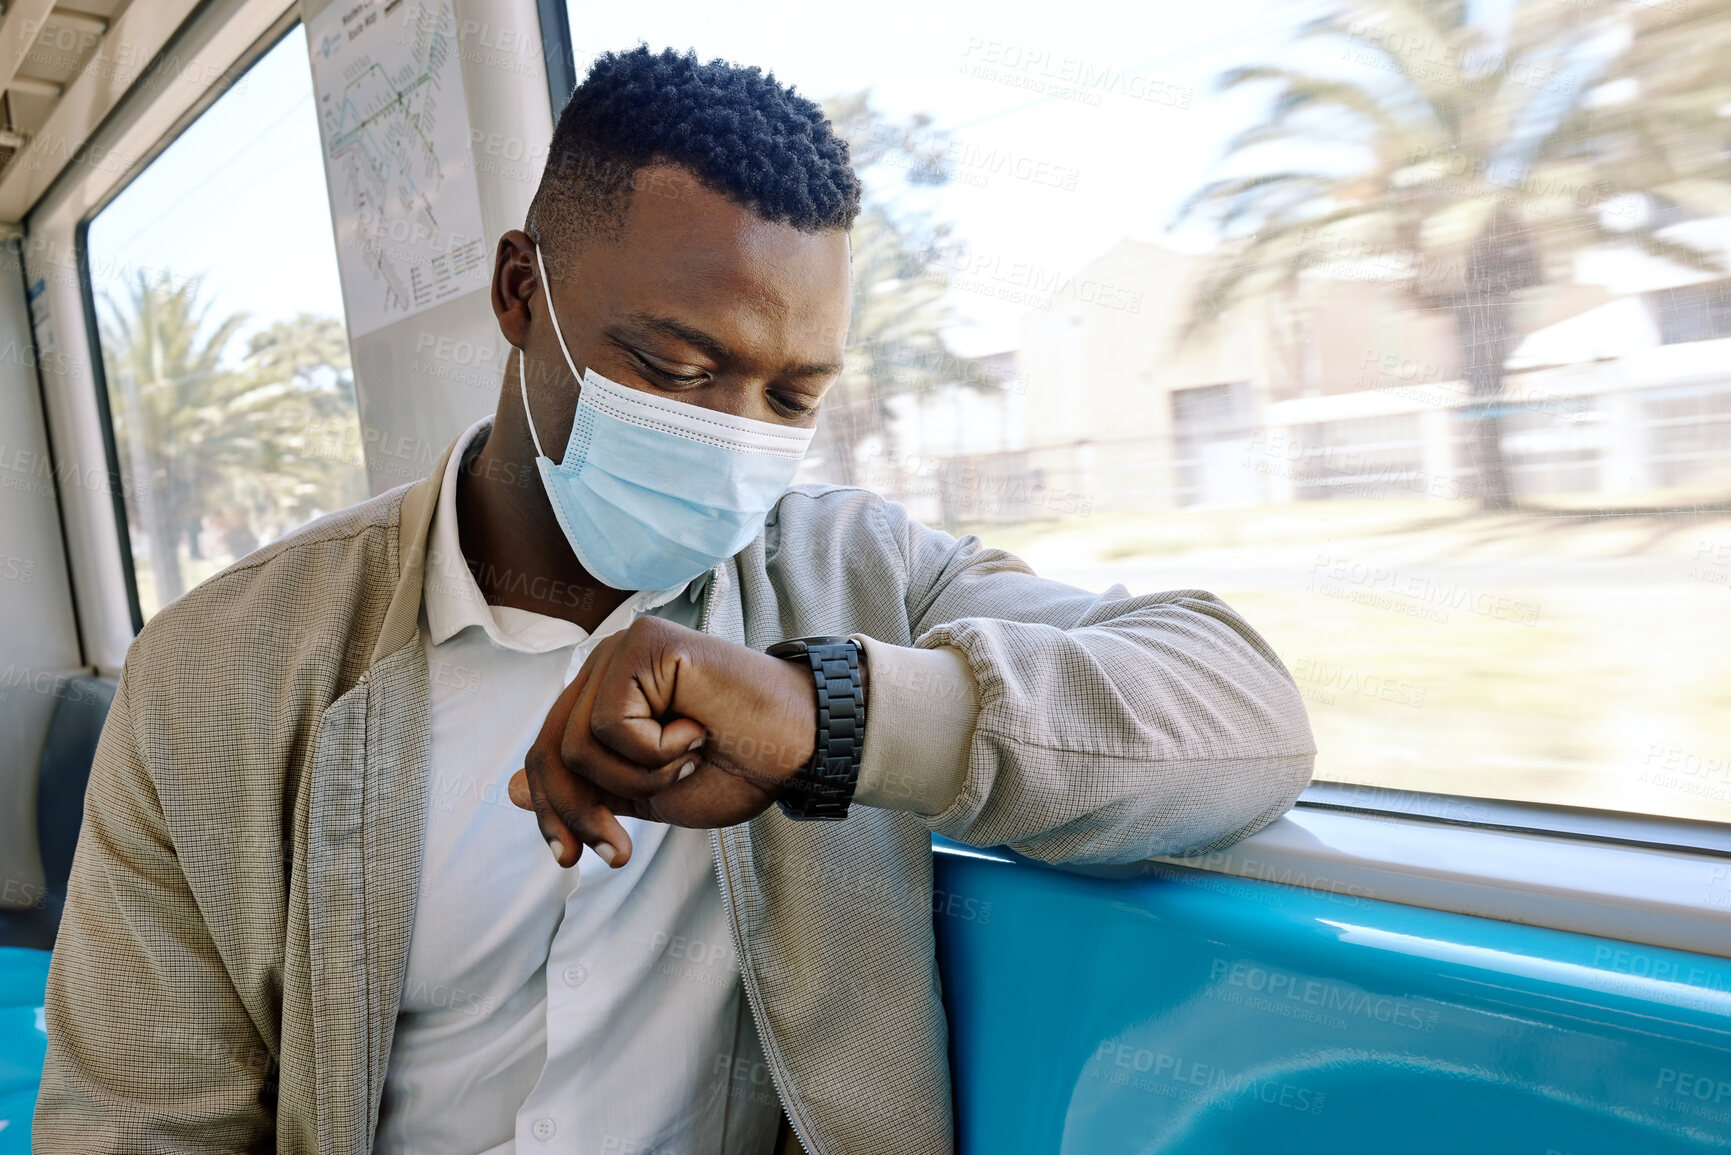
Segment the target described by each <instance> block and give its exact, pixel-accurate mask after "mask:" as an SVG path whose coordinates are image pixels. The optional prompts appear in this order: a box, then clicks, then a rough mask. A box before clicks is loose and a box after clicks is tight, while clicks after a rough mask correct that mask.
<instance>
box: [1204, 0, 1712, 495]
mask: <svg viewBox="0 0 1731 1155" xmlns="http://www.w3.org/2000/svg"><path fill="white" fill-rule="evenodd" d="M1598 8H1599V6H1598V5H1596V4H1594V5H1589V4H1586V3H1582V4H1580V5H1578V6H1571V5H1570V4H1566V3H1562V2H1560V0H1516V3H1515V6H1514V8H1513V10H1512V11H1511V12H1508V13H1507V14H1506V19H1505V20H1504V21H1502V22H1500V23H1492V22H1491V19H1490V18H1488V17H1482V16H1480V15H1478V13H1479V11H1480V9H1479V8H1478V7H1474V8H1471V9H1469V6H1468V5H1467V4H1466V3H1464V2H1463V0H1346V3H1345V4H1344V6H1343V7H1342V8H1340V9H1339V10H1337V11H1336V12H1334V13H1333V14H1331V15H1328V16H1325V17H1323V18H1321V19H1319V20H1317V21H1315V22H1313V23H1311V24H1309V25H1307V26H1306V27H1305V28H1304V29H1303V31H1302V32H1301V34H1300V37H1299V43H1298V44H1296V45H1295V46H1294V56H1295V60H1296V59H1303V61H1304V63H1303V64H1294V65H1291V66H1289V65H1287V64H1270V65H1261V66H1254V67H1244V68H1238V69H1234V70H1232V71H1229V72H1227V73H1225V74H1223V75H1222V76H1221V77H1219V78H1218V81H1217V84H1218V86H1219V87H1220V88H1221V89H1223V90H1224V89H1235V88H1241V87H1244V86H1248V85H1266V86H1271V87H1272V89H1273V101H1272V104H1271V105H1270V111H1269V114H1268V117H1267V119H1266V121H1265V122H1264V123H1261V124H1258V125H1255V126H1253V127H1252V128H1250V129H1248V130H1246V131H1245V132H1243V133H1241V134H1240V135H1239V136H1238V137H1236V138H1235V139H1233V140H1232V141H1231V142H1230V143H1229V145H1228V147H1227V150H1226V157H1225V159H1224V161H1223V164H1225V165H1228V166H1234V165H1235V166H1236V170H1237V171H1235V172H1234V173H1233V175H1229V176H1224V177H1222V178H1220V179H1217V180H1214V181H1212V182H1210V183H1209V184H1207V185H1205V186H1204V187H1203V188H1201V189H1200V190H1198V191H1197V192H1196V193H1195V194H1193V195H1192V197H1191V198H1190V199H1189V200H1188V201H1187V202H1186V203H1185V204H1184V205H1183V206H1182V208H1181V209H1180V210H1179V213H1178V216H1177V220H1178V221H1180V222H1182V221H1184V220H1186V219H1192V218H1200V219H1206V220H1207V221H1209V222H1210V223H1211V224H1212V225H1213V226H1214V227H1215V228H1216V229H1217V230H1218V232H1219V234H1220V235H1221V237H1222V244H1221V245H1220V247H1219V249H1218V253H1217V256H1216V258H1215V259H1214V260H1213V261H1211V263H1210V265H1209V266H1208V268H1207V270H1206V272H1205V274H1204V276H1203V277H1202V280H1201V282H1200V284H1199V286H1198V290H1197V293H1196V300H1195V304H1194V307H1193V310H1192V314H1191V317H1190V319H1189V324H1188V325H1187V326H1186V329H1187V332H1188V334H1190V335H1195V334H1197V333H1199V332H1200V331H1202V330H1204V329H1206V328H1208V327H1209V326H1210V325H1212V324H1213V323H1214V322H1215V321H1216V319H1217V318H1218V317H1219V315H1220V313H1221V312H1222V311H1223V310H1225V309H1228V308H1230V307H1232V306H1233V305H1234V304H1235V303H1237V302H1240V301H1242V300H1245V299H1248V298H1250V297H1253V296H1256V295H1259V294H1263V293H1268V292H1276V293H1283V294H1284V293H1291V292H1293V291H1295V290H1296V289H1297V288H1298V286H1299V284H1300V281H1301V279H1304V274H1305V271H1306V270H1307V269H1312V268H1314V267H1315V266H1317V265H1319V264H1338V263H1340V262H1341V261H1342V259H1343V258H1345V259H1346V260H1348V261H1355V260H1356V261H1362V260H1365V259H1367V258H1374V259H1376V260H1377V263H1378V266H1379V268H1380V269H1383V270H1388V269H1394V270H1397V271H1398V277H1397V279H1398V280H1399V282H1400V284H1401V286H1402V288H1403V290H1404V291H1405V293H1406V294H1407V296H1408V298H1409V299H1410V301H1411V302H1412V303H1413V304H1414V305H1416V306H1417V307H1419V308H1421V309H1433V310H1443V311H1446V312H1448V313H1449V314H1450V315H1451V316H1452V318H1453V321H1454V331H1455V340H1456V345H1457V350H1458V354H1459V361H1460V366H1461V375H1462V377H1463V379H1464V381H1465V383H1466V385H1467V387H1468V390H1469V394H1470V396H1471V398H1472V401H1473V405H1472V406H1471V408H1470V410H1469V415H1470V416H1471V417H1472V418H1473V435H1472V440H1471V443H1470V444H1471V448H1472V451H1473V456H1474V457H1475V465H1476V468H1477V471H1478V475H1479V484H1480V497H1481V501H1482V503H1483V505H1484V507H1485V508H1486V509H1489V510H1500V509H1506V508H1508V507H1509V506H1510V505H1511V504H1512V500H1513V492H1512V486H1511V484H1510V480H1509V475H1508V467H1507V464H1506V461H1505V459H1504V454H1503V449H1502V416H1503V411H1504V408H1505V405H1504V402H1503V376H1504V362H1505V361H1506V359H1507V357H1508V354H1509V352H1510V351H1511V350H1512V349H1513V348H1514V346H1515V345H1516V344H1517V343H1518V341H1519V339H1520V338H1521V336H1523V334H1522V333H1521V332H1520V329H1519V327H1518V318H1519V311H1518V309H1517V305H1518V304H1519V303H1520V301H1521V300H1522V298H1523V297H1524V296H1525V295H1526V294H1527V292H1528V290H1531V289H1534V288H1536V287H1538V286H1539V285H1541V284H1543V283H1545V282H1546V281H1549V280H1556V279H1559V278H1566V277H1567V275H1568V270H1569V268H1570V258H1571V257H1572V256H1573V254H1574V253H1576V252H1578V251H1579V250H1581V249H1583V248H1585V247H1588V246H1596V245H1620V246H1636V247H1638V248H1639V249H1641V250H1643V251H1645V252H1646V253H1648V254H1651V255H1653V256H1656V257H1661V258H1664V259H1666V260H1669V261H1672V262H1675V263H1676V264H1679V265H1683V266H1686V267H1688V268H1691V269H1701V270H1708V271H1712V272H1715V273H1719V272H1721V271H1722V270H1721V269H1720V266H1719V265H1718V264H1717V263H1716V260H1715V259H1714V258H1713V257H1712V256H1711V255H1710V254H1709V253H1707V252H1704V251H1702V250H1699V249H1697V248H1695V247H1693V246H1691V245H1690V244H1688V243H1685V242H1684V241H1682V240H1679V239H1677V238H1676V237H1675V236H1674V235H1671V234H1667V233H1666V232H1665V231H1664V229H1665V227H1666V226H1667V225H1670V224H1674V223H1676V222H1677V221H1678V220H1680V219H1687V218H1690V217H1706V216H1716V215H1720V214H1724V213H1727V212H1731V182H1728V178H1731V166H1728V165H1727V161H1726V156H1727V154H1726V151H1725V142H1726V140H1727V138H1728V137H1731V126H1728V123H1727V121H1726V120H1725V119H1724V118H1723V116H1722V114H1721V112H1720V109H1721V108H1723V107H1725V106H1726V105H1727V101H1728V100H1731V70H1727V69H1725V68H1724V66H1723V61H1724V60H1725V59H1726V57H1725V55H1724V53H1725V51H1726V49H1727V47H1731V0H1702V2H1697V0H1689V3H1687V4H1680V3H1658V4H1655V5H1654V6H1651V7H1643V8H1636V7H1632V6H1630V7H1622V6H1619V8H1618V9H1617V10H1615V11H1612V10H1610V9H1609V6H1605V10H1604V11H1603V12H1599V11H1598V10H1597V9H1598ZM1330 47H1333V48H1335V49H1338V50H1339V51H1338V54H1337V55H1334V56H1332V57H1331V56H1328V55H1320V56H1319V55H1318V53H1324V54H1326V52H1327V49H1328V48H1330ZM1305 53H1308V54H1309V55H1308V56H1305V55H1304V54H1305ZM1343 59H1344V60H1347V61H1350V62H1353V63H1356V64H1358V65H1361V66H1363V65H1368V66H1369V71H1370V75H1369V76H1368V77H1364V76H1361V75H1360V74H1359V73H1358V72H1354V71H1353V70H1352V69H1350V68H1343V67H1341V63H1340V62H1341V61H1342V60H1343ZM1322 61H1332V62H1331V63H1327V64H1324V63H1322ZM1294 146H1296V147H1294ZM1343 146H1344V148H1343ZM1294 153H1299V154H1300V155H1308V156H1314V157H1319V158H1322V159H1324V160H1325V161H1333V162H1334V163H1322V164H1317V165H1314V166H1312V167H1288V166H1285V165H1275V164H1270V163H1267V161H1268V159H1269V158H1270V157H1273V156H1275V155H1278V154H1283V155H1285V156H1286V157H1290V156H1291V155H1293V154H1294Z"/></svg>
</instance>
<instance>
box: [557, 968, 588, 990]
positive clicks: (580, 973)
mask: <svg viewBox="0 0 1731 1155" xmlns="http://www.w3.org/2000/svg"><path fill="white" fill-rule="evenodd" d="M560 977H562V978H563V979H564V980H565V985H566V986H568V987H577V986H582V985H583V980H584V979H586V978H588V977H589V972H588V971H586V970H584V969H583V968H582V967H581V966H579V965H577V964H576V963H572V964H571V965H570V966H568V967H566V968H565V969H564V971H562V972H561V973H560Z"/></svg>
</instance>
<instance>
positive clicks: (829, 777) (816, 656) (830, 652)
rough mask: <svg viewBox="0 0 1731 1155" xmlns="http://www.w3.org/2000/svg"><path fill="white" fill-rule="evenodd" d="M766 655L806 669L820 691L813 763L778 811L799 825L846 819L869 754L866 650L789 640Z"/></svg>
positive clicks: (835, 641)
mask: <svg viewBox="0 0 1731 1155" xmlns="http://www.w3.org/2000/svg"><path fill="white" fill-rule="evenodd" d="M768 653H769V656H770V657H772V658H784V659H786V660H787V661H790V662H798V663H800V664H802V665H805V666H808V667H809V668H810V669H811V676H812V681H813V682H814V683H816V685H817V741H816V743H815V746H814V748H813V750H812V754H811V761H810V762H808V763H806V765H805V768H804V769H803V770H801V771H800V772H799V773H798V774H797V775H795V776H794V778H793V780H792V781H791V782H789V783H788V786H787V789H786V790H785V791H784V792H783V796H782V797H781V798H778V799H776V805H777V806H780V807H781V812H782V813H783V814H785V815H787V816H788V817H789V818H793V819H796V820H798V821H801V822H807V821H831V822H833V821H837V820H840V819H843V818H846V817H847V808H848V803H850V802H852V801H853V792H854V787H855V786H857V785H858V784H859V763H860V755H861V754H862V753H863V752H864V750H865V727H866V709H865V686H864V684H863V683H862V682H861V680H860V672H861V668H862V667H863V666H864V665H865V648H864V647H863V646H861V645H860V644H859V643H858V642H856V641H854V640H853V639H852V638H836V637H816V638H790V639H789V640H787V641H785V642H777V643H775V645H773V646H771V647H769V650H768Z"/></svg>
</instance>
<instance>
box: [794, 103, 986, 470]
mask: <svg viewBox="0 0 1731 1155" xmlns="http://www.w3.org/2000/svg"><path fill="white" fill-rule="evenodd" d="M824 112H825V114H826V115H827V116H828V117H829V119H830V122H831V123H832V124H833V125H834V126H835V129H836V132H837V134H838V135H840V136H841V137H842V139H844V140H846V141H847V142H848V152H849V156H850V159H851V160H852V161H853V165H854V169H855V171H857V172H858V173H859V174H860V176H861V179H862V181H863V182H864V184H865V189H866V191H865V196H864V199H863V204H862V206H861V209H860V215H859V218H858V219H857V220H856V221H855V222H854V226H853V231H852V233H851V235H850V237H849V240H850V242H851V244H852V250H853V314H852V318H851V322H850V327H849V331H848V348H847V353H846V357H845V359H844V362H843V370H842V375H841V379H840V380H839V381H837V382H836V384H835V385H834V386H833V387H832V388H831V389H830V393H829V395H828V396H827V397H826V398H825V399H824V404H823V419H822V420H821V421H820V422H819V423H818V437H819V438H820V440H821V443H822V446H823V448H822V450H821V452H822V456H823V458H824V464H825V466H826V468H827V469H828V471H829V473H830V475H831V477H832V478H833V479H834V480H836V481H838V482H841V483H842V484H844V485H853V484H856V483H857V482H858V480H859V466H860V460H859V458H860V452H861V450H862V449H864V448H865V447H867V446H872V445H874V444H875V446H876V447H877V451H878V452H881V453H884V454H886V455H890V454H892V453H893V447H892V446H891V445H890V444H889V443H890V439H891V431H890V423H889V417H890V410H889V408H888V406H887V404H886V402H887V401H888V399H889V398H890V397H891V396H893V395H894V394H897V393H917V392H922V391H925V390H928V389H931V388H932V387H933V386H934V385H937V384H941V383H942V382H943V381H944V380H945V379H946V372H945V370H946V369H947V368H949V367H950V366H951V364H952V362H955V360H956V359H955V358H953V357H951V356H950V355H949V354H948V353H947V351H946V350H945V348H944V345H943V341H942V339H941V338H940V336H939V330H940V329H941V328H942V326H943V324H944V323H945V320H946V316H947V315H946V313H945V311H944V309H943V306H942V304H941V300H940V299H941V298H942V297H943V295H944V284H943V282H942V279H941V278H940V277H935V276H933V275H932V274H933V273H934V272H935V271H936V270H937V268H938V265H939V262H940V261H941V259H942V257H943V255H944V252H945V246H946V244H947V242H948V234H949V230H948V228H947V226H945V225H944V224H942V223H941V222H937V221H934V220H933V219H932V217H931V216H930V215H929V214H927V213H925V212H923V211H921V210H919V209H918V208H914V207H910V206H909V205H907V204H906V203H904V198H903V196H902V194H903V193H904V192H905V191H906V190H907V189H909V188H921V187H933V186H937V185H942V184H944V183H946V182H947V181H948V180H949V178H950V174H949V171H948V166H947V163H946V160H945V151H946V148H947V144H948V142H947V140H946V138H945V137H944V136H943V135H942V134H941V133H937V132H934V131H933V130H932V128H931V121H930V120H929V119H928V118H926V117H923V116H914V117H912V118H910V119H908V120H907V121H905V122H902V123H896V122H893V121H890V120H888V119H886V118H885V117H884V116H883V115H882V114H881V113H879V112H878V111H877V110H876V109H874V108H873V107H872V106H871V99H870V93H869V92H860V93H855V94H853V95H851V96H842V97H836V98H834V99H832V100H829V101H826V102H825V103H824Z"/></svg>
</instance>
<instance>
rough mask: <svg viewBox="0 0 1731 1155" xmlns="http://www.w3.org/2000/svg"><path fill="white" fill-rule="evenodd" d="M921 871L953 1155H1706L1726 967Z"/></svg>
mask: <svg viewBox="0 0 1731 1155" xmlns="http://www.w3.org/2000/svg"><path fill="white" fill-rule="evenodd" d="M936 857H937V887H938V893H937V895H936V924H937V930H938V956H939V964H940V967H941V969H942V973H943V981H944V1000H945V1003H946V1005H947V1007H948V1008H949V1012H950V1022H951V1029H952V1035H951V1039H952V1042H951V1046H952V1050H953V1055H952V1058H953V1066H954V1070H955V1077H956V1102H957V1107H958V1132H959V1143H960V1150H961V1151H962V1152H964V1153H977V1155H1012V1153H1015V1152H1040V1153H1042V1155H1045V1153H1050V1152H1064V1153H1070V1155H1115V1153H1119V1152H1123V1153H1131V1152H1134V1153H1136V1155H1231V1153H1236V1152H1264V1151H1268V1152H1278V1153H1279V1155H1308V1153H1313V1152H1314V1153H1319V1155H1321V1153H1326V1155H1359V1153H1362V1155H1386V1153H1388V1152H1397V1153H1398V1155H1460V1153H1461V1152H1473V1153H1475V1155H1477V1153H1480V1152H1485V1153H1503V1152H1507V1153H1510V1155H1514V1153H1521V1155H1547V1153H1550V1155H1634V1153H1641V1155H1673V1153H1674V1155H1683V1153H1685V1152H1687V1153H1690V1155H1696V1153H1701V1152H1707V1151H1723V1150H1726V1149H1727V1148H1731V961H1727V960H1725V959H1720V958H1711V957H1708V956H1704V955H1694V954H1687V953H1684V952H1679V951H1667V950H1658V949H1654V948H1651V947H1643V946H1636V945H1633V944H1630V943H1624V942H1616V941H1613V940H1610V939H1600V938H1590V937H1587V936H1584V935H1574V934H1567V933H1563V932H1560V931H1551V930H1544V929H1541V928H1537V927H1529V926H1518V925H1515V924H1512V923H1502V922H1494V921H1490V920H1485V919H1477V918H1470V917H1467V916H1464V915H1455V914H1446V913H1442V912H1438V911H1430V910H1422V909H1419V908H1416V907H1409V906H1400V905H1397V904H1394V903H1386V902H1378V901H1374V900H1371V899H1365V898H1359V897H1356V896H1353V895H1349V894H1326V893H1320V892H1315V891H1309V890H1302V889H1299V888H1296V887H1288V886H1281V885H1277V884H1274V883H1265V882H1255V881H1246V880H1241V879H1234V878H1227V877H1224V876H1221V875H1216V874H1209V873H1204V872H1201V871H1193V870H1188V869H1184V868H1180V867H1166V866H1160V865H1157V864H1152V863H1151V864H1148V866H1147V868H1146V872H1145V873H1143V874H1141V875H1140V876H1138V877H1133V878H1128V879H1119V880H1105V879H1097V878H1084V877H1079V876H1076V875H1073V874H1066V873H1061V872H1058V871H1054V870H1049V869H1044V868H1040V867H1037V866H1029V865H1024V864H1011V863H1006V862H993V861H987V860H984V859H981V858H978V857H967V856H963V855H958V854H953V853H939V854H938V855H937V856H936Z"/></svg>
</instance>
